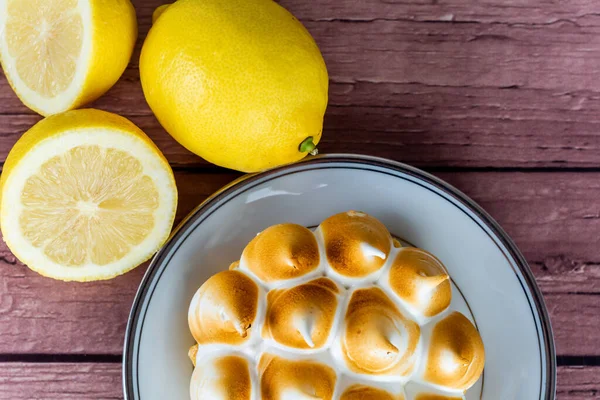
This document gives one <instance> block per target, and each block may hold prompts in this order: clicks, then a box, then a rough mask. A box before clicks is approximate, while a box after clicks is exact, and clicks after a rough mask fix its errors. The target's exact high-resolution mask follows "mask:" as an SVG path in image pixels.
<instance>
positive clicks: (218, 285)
mask: <svg viewBox="0 0 600 400" xmlns="http://www.w3.org/2000/svg"><path fill="white" fill-rule="evenodd" d="M261 300H262V290H261V288H260V287H259V286H258V285H257V284H256V283H255V282H254V281H253V280H252V279H251V278H250V277H248V276H247V275H245V274H243V273H242V272H239V271H223V272H219V273H218V274H216V275H213V276H212V277H211V278H210V279H208V280H207V281H206V282H204V284H203V285H202V286H201V287H200V289H198V291H197V292H196V294H195V295H194V297H193V299H192V301H191V303H190V308H189V311H188V324H189V326H190V331H191V333H192V336H194V339H196V342H198V343H199V344H200V345H203V344H207V343H222V344H229V345H240V344H242V343H244V342H247V341H248V340H249V339H250V337H251V336H253V335H252V333H253V332H255V331H257V332H260V327H259V326H257V325H259V324H260V322H261V321H260V320H261V318H260V317H261V315H260V314H261V312H260V311H261V309H262V307H261V304H260V303H261ZM256 336H257V337H258V334H257V335H256Z"/></svg>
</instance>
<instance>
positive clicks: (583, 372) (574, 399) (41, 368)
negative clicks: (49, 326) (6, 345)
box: [0, 363, 600, 400]
mask: <svg viewBox="0 0 600 400" xmlns="http://www.w3.org/2000/svg"><path fill="white" fill-rule="evenodd" d="M121 382H122V378H121V364H91V363H80V364H74V363H62V364H58V363H52V364H43V363H41V364H37V363H0V399H2V400H31V399H44V400H68V399H73V400H75V399H76V400H85V399H106V400H109V399H122V398H123V393H122V390H121ZM557 398H559V399H561V400H584V399H585V400H597V399H600V367H559V368H558V390H557Z"/></svg>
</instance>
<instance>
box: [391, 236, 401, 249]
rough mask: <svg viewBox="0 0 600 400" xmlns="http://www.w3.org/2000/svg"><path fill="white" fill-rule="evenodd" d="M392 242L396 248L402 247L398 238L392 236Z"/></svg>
mask: <svg viewBox="0 0 600 400" xmlns="http://www.w3.org/2000/svg"><path fill="white" fill-rule="evenodd" d="M392 244H393V245H394V247H395V248H396V249H399V248H400V247H402V243H400V241H399V240H398V239H396V238H395V237H393V238H392Z"/></svg>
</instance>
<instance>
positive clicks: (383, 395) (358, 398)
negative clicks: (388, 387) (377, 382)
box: [340, 384, 404, 400]
mask: <svg viewBox="0 0 600 400" xmlns="http://www.w3.org/2000/svg"><path fill="white" fill-rule="evenodd" d="M340 400H404V396H403V395H401V394H392V393H390V392H388V391H385V390H383V389H378V388H374V387H372V386H367V385H361V384H356V385H352V386H350V387H348V388H347V389H346V390H344V393H342V396H341V397H340Z"/></svg>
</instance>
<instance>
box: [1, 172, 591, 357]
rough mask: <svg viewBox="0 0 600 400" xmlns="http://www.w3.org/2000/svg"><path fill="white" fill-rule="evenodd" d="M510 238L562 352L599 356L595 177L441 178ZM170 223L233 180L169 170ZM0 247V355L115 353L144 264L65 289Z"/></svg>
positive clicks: (464, 175)
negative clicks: (173, 180)
mask: <svg viewBox="0 0 600 400" xmlns="http://www.w3.org/2000/svg"><path fill="white" fill-rule="evenodd" d="M439 175H440V177H442V178H443V179H446V180H448V181H450V182H451V183H452V184H454V185H456V186H457V187H458V188H460V189H462V190H463V191H464V192H466V193H467V194H468V195H470V196H472V197H473V198H475V199H476V200H477V201H479V202H480V204H481V205H482V206H484V207H485V208H486V209H487V210H488V211H489V212H490V213H491V215H493V216H494V217H495V218H496V219H497V220H498V221H499V222H500V224H501V225H503V226H504V227H505V228H506V230H507V231H508V232H509V233H510V234H511V235H512V236H513V238H514V239H515V240H516V242H517V244H518V245H519V246H520V248H521V249H522V250H523V252H524V253H525V255H526V257H527V259H528V260H529V262H530V263H531V265H532V267H533V270H534V273H535V274H536V277H537V278H538V282H539V285H540V287H541V288H542V290H543V292H544V294H545V298H546V301H547V304H548V308H549V310H550V313H551V315H552V321H553V323H554V325H553V326H554V333H555V336H556V342H557V351H558V353H559V354H561V355H600V347H598V340H597V337H598V336H597V333H598V332H599V331H600V301H598V299H599V298H600V297H598V296H599V295H600V260H599V259H598V258H597V257H598V252H597V249H598V247H599V245H600V243H599V241H600V217H599V215H600V203H598V201H597V199H598V198H599V196H600V173H586V174H574V173H482V172H468V173H443V174H439ZM176 176H177V181H178V186H179V188H180V206H179V213H178V218H181V217H182V216H183V215H185V214H186V213H187V212H189V211H190V210H191V209H193V208H194V206H195V205H197V204H198V203H199V202H201V201H202V200H203V199H204V198H205V197H206V196H208V195H209V194H210V193H212V192H213V191H214V190H216V189H217V188H218V187H220V186H221V185H223V184H225V183H226V182H227V181H229V180H231V179H233V177H234V176H236V175H228V174H200V173H191V172H178V173H177V174H176ZM4 246H5V245H4V244H3V243H2V244H1V245H0V288H1V289H0V354H3V353H4V354H10V353H30V354H44V353H47V354H52V353H76V354H118V353H119V352H120V351H121V346H122V342H123V334H124V331H125V326H126V321H127V316H128V313H129V308H130V306H131V302H132V299H133V296H134V295H135V291H136V289H137V286H138V284H139V281H140V279H141V277H142V275H143V272H144V269H145V267H140V268H138V269H136V270H134V271H133V272H130V273H128V274H126V275H124V276H121V277H119V278H116V279H114V280H111V281H108V282H97V283H85V284H78V283H64V282H56V281H53V280H51V279H47V278H43V277H41V276H39V275H37V274H35V273H33V272H31V271H30V270H29V269H27V268H26V267H24V266H23V265H21V264H20V263H19V262H18V261H17V260H16V259H15V258H14V256H12V255H11V254H10V252H9V251H8V249H7V248H6V247H4Z"/></svg>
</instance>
